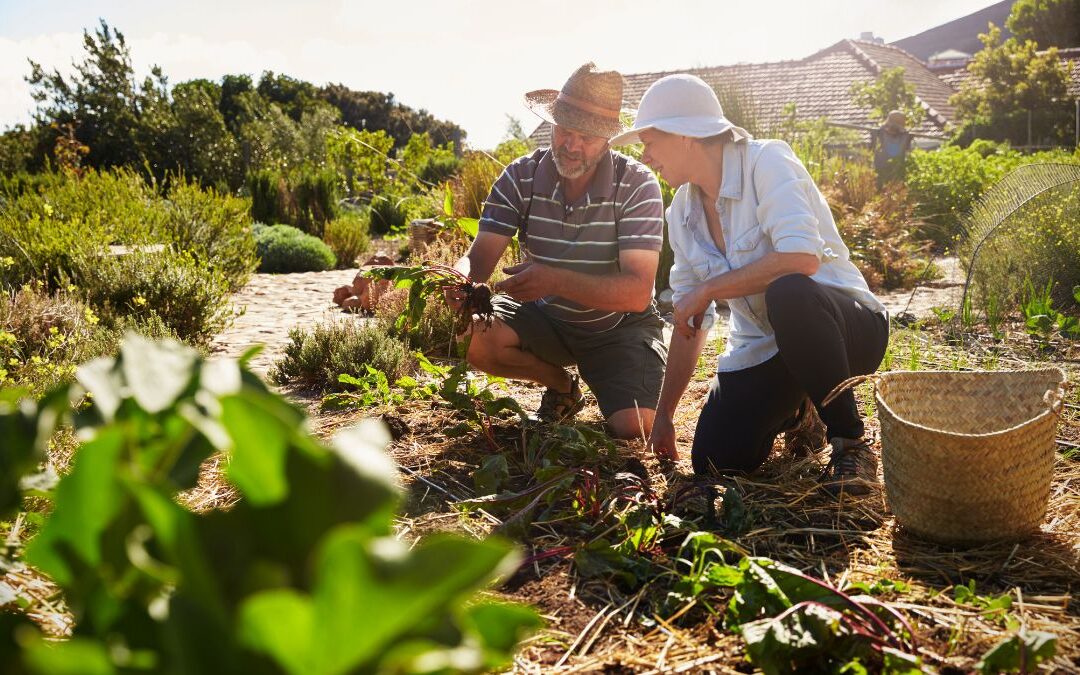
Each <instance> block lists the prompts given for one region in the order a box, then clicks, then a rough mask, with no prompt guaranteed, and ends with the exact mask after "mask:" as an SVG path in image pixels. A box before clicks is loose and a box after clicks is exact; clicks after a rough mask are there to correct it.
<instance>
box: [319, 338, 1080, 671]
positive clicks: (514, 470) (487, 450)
mask: <svg viewBox="0 0 1080 675" xmlns="http://www.w3.org/2000/svg"><path fill="white" fill-rule="evenodd" d="M1016 328H1017V330H1016V331H1015V332H1013V333H1010V334H1009V337H1008V338H1007V339H1006V340H1005V341H994V340H989V339H987V340H977V339H976V340H969V341H968V342H967V343H966V344H964V345H962V346H949V345H948V344H947V342H948V340H947V339H946V338H947V336H946V334H945V331H944V330H943V329H942V328H940V327H923V326H919V327H917V328H916V329H914V330H909V329H901V330H897V331H894V335H893V338H892V341H891V344H890V350H889V357H888V360H889V364H888V368H897V369H900V368H903V369H907V368H916V369H930V368H938V369H963V368H975V367H978V368H991V367H997V368H1019V367H1024V366H1026V365H1029V364H1034V363H1036V358H1045V356H1046V354H1045V352H1042V356H1041V357H1040V356H1039V354H1040V352H1041V350H1043V349H1045V347H1036V348H1034V349H1032V348H1031V347H1030V346H1029V345H1028V340H1027V336H1026V335H1024V334H1023V331H1022V330H1021V329H1020V328H1019V327H1016ZM714 356H715V353H712V354H709V355H707V356H706V357H705V358H704V359H703V364H702V367H700V368H699V371H698V375H697V376H696V378H695V380H694V382H693V383H692V385H691V389H690V391H689V393H688V395H687V397H686V398H685V399H684V400H685V401H687V402H691V403H689V404H688V405H684V407H683V409H682V410H681V414H680V416H679V418H678V419H677V420H676V422H677V426H678V431H679V441H680V444H681V446H682V448H683V449H684V453H685V452H686V449H687V448H688V447H689V443H690V441H691V439H692V435H693V428H694V423H695V421H696V417H697V414H698V409H699V408H698V406H699V404H700V401H701V400H702V398H703V396H704V393H705V391H706V389H707V383H708V377H709V373H710V372H711V364H712V363H713V359H714ZM1055 360H1063V361H1064V362H1065V365H1066V368H1067V369H1068V371H1069V377H1070V379H1071V380H1073V381H1075V378H1076V377H1077V376H1078V375H1080V369H1078V368H1077V367H1076V353H1075V348H1072V351H1071V352H1070V351H1067V349H1066V351H1061V352H1057V353H1056V357H1055ZM480 381H481V382H482V381H483V380H480ZM477 387H480V385H475V386H474V390H473V391H474V394H475V393H477V391H483V392H485V393H486V392H487V391H488V390H487V389H483V388H481V389H477ZM490 389H491V394H490V396H488V399H489V400H494V399H496V398H499V397H502V396H507V395H509V396H510V397H512V398H513V399H514V400H515V401H517V402H518V403H520V405H521V406H522V407H523V408H524V409H526V410H528V409H530V408H531V407H533V406H535V405H537V404H538V402H539V397H540V394H541V390H540V389H539V388H537V387H531V386H523V385H518V384H512V383H499V384H496V385H493V386H491V387H490ZM867 389H868V387H861V388H860V399H861V401H862V404H863V406H864V408H868V407H869V409H868V410H867V412H868V413H869V419H868V428H869V430H870V431H871V433H873V434H875V435H876V433H877V419H876V415H875V414H874V411H873V409H872V405H871V404H870V397H869V392H868V391H866V390H867ZM479 398H481V399H483V398H484V396H483V394H481V395H479ZM694 401H697V402H699V403H698V404H695V403H692V402H694ZM312 410H313V412H315V414H316V424H317V429H318V432H319V433H321V434H330V433H332V432H333V431H334V430H336V429H338V428H341V427H344V426H347V425H350V424H352V423H354V422H355V421H356V419H357V418H358V417H363V416H370V415H377V416H380V417H382V418H384V419H385V420H386V421H387V422H388V423H389V424H390V427H391V429H394V430H395V435H396V436H397V438H396V440H395V441H394V443H393V444H392V446H391V450H390V452H391V455H392V456H393V458H394V460H395V461H396V462H397V463H398V464H399V466H400V468H401V472H402V480H403V482H404V483H405V484H406V485H407V486H408V489H409V494H410V497H409V500H408V502H407V507H406V511H405V513H404V514H403V515H402V517H401V519H400V520H399V523H398V528H399V534H400V536H402V537H403V538H406V539H408V540H410V541H416V540H422V539H423V537H425V536H427V535H429V534H431V533H434V532H442V531H456V532H464V533H468V534H469V535H471V536H475V537H486V536H489V535H492V534H495V535H501V536H506V537H510V538H512V539H514V540H516V541H518V542H519V544H520V545H521V546H522V547H523V550H524V554H525V556H526V559H525V563H524V564H523V565H522V566H521V567H520V568H519V569H518V571H517V572H516V573H515V574H514V575H512V576H511V577H510V578H508V579H507V580H506V581H505V583H504V584H503V586H502V587H501V588H500V589H499V590H498V591H497V594H498V595H500V596H503V597H506V598H510V599H513V600H517V601H523V602H528V603H530V604H533V605H535V606H536V607H538V608H539V610H540V611H541V613H542V614H543V616H544V617H545V619H546V621H547V628H546V629H545V630H544V631H541V632H540V633H539V634H537V635H536V636H535V637H534V638H532V639H531V640H529V641H527V642H526V643H525V644H524V646H523V647H522V650H521V652H520V654H519V655H518V657H517V659H516V661H515V664H516V669H517V670H519V671H520V672H579V671H592V670H605V671H606V670H614V671H616V672H639V671H640V672H708V671H715V672H732V671H740V672H747V671H749V670H750V669H751V666H750V664H748V663H747V662H746V660H745V659H746V655H747V653H748V652H756V657H755V665H756V666H757V667H759V668H764V669H766V671H767V672H786V671H785V670H784V669H783V668H782V667H781V668H780V669H779V670H771V671H770V670H769V664H770V661H769V660H768V659H769V658H770V657H769V656H768V654H769V653H770V652H771V651H775V650H779V652H777V654H778V655H777V656H776V658H777V659H778V661H777V663H781V664H783V663H786V662H787V661H786V659H792V662H795V663H802V664H804V666H803V667H823V666H826V665H827V666H828V667H839V666H840V665H842V663H846V662H849V661H851V660H852V659H859V660H860V663H861V664H862V665H863V666H864V667H866V668H867V669H868V670H869V671H870V672H873V671H875V670H876V669H877V668H881V667H884V664H885V663H891V664H892V666H890V667H892V668H894V672H905V671H904V670H903V669H902V667H901V666H903V665H904V664H906V663H908V662H907V661H905V660H904V659H902V658H901V657H899V656H897V655H895V654H893V652H892V650H896V651H897V652H905V653H907V654H909V655H912V656H916V657H918V658H919V659H920V663H921V667H922V668H927V669H931V670H937V671H940V672H967V671H970V670H971V669H972V668H974V667H975V664H976V662H978V661H979V660H980V658H982V657H983V655H984V654H986V653H987V652H988V651H989V650H990V649H991V648H992V647H994V646H995V644H997V643H998V642H1000V641H1002V640H1004V639H1005V638H1007V637H1008V636H1015V635H1016V634H1017V632H1018V630H1019V629H1020V628H1021V627H1022V628H1023V630H1024V631H1025V635H1028V636H1032V635H1037V634H1038V633H1039V632H1045V633H1048V634H1052V635H1054V636H1056V656H1055V657H1053V660H1052V661H1050V662H1049V664H1052V665H1047V666H1046V667H1049V668H1050V669H1051V670H1058V671H1061V672H1067V671H1069V670H1072V669H1076V668H1077V667H1080V665H1078V661H1077V658H1078V656H1080V614H1078V611H1077V608H1076V606H1075V603H1073V601H1072V594H1073V592H1074V590H1075V586H1076V580H1077V579H1080V534H1078V533H1080V487H1078V485H1080V483H1078V480H1080V459H1078V457H1080V453H1078V450H1077V445H1078V442H1080V426H1078V424H1080V405H1078V397H1077V395H1076V393H1075V391H1074V392H1073V393H1072V394H1070V397H1069V402H1068V404H1067V408H1066V414H1065V415H1064V419H1063V422H1062V423H1061V426H1060V429H1059V438H1058V440H1059V450H1060V452H1059V455H1058V459H1057V463H1056V466H1055V477H1054V483H1053V489H1052V495H1051V500H1050V505H1049V509H1048V513H1047V516H1046V519H1045V521H1044V523H1045V524H1044V526H1043V528H1042V530H1041V531H1040V533H1038V534H1037V535H1035V536H1033V537H1031V538H1030V539H1027V540H1025V541H1022V542H1019V543H1008V544H1001V545H986V546H982V547H979V548H975V549H970V550H963V551H961V550H951V549H949V548H947V547H941V546H937V545H934V544H930V543H927V542H923V541H920V540H918V539H916V538H913V537H911V536H908V535H906V534H905V533H904V532H903V531H902V530H899V531H898V530H897V528H896V526H895V521H894V519H893V516H892V515H891V514H890V513H889V510H888V508H887V505H886V503H885V500H884V495H883V494H882V493H881V492H878V493H876V494H874V495H872V496H869V497H866V498H860V499H850V498H849V499H847V500H845V501H843V502H837V501H835V500H833V499H831V498H829V497H827V496H826V495H824V494H823V493H821V492H820V491H819V490H818V489H817V486H816V482H815V480H814V479H815V477H816V476H817V474H818V472H819V471H820V469H821V465H822V463H823V461H824V458H822V457H816V458H815V457H810V458H807V459H802V460H797V459H795V458H792V457H790V456H787V455H785V454H784V452H783V450H782V447H780V446H781V444H780V443H778V447H777V448H776V450H775V452H774V455H773V457H772V458H771V459H770V460H769V462H767V463H766V465H765V466H764V467H763V468H762V469H761V470H760V471H759V472H757V473H755V474H753V475H751V476H747V477H732V478H726V479H718V480H715V481H700V480H695V479H694V478H693V477H692V474H691V470H690V467H689V462H688V460H687V459H685V455H684V459H683V460H682V461H681V462H679V463H677V464H661V463H658V462H657V461H656V460H655V459H654V458H653V457H651V456H648V455H647V454H646V453H645V450H644V444H643V443H642V442H640V441H637V442H625V443H620V442H612V441H610V440H607V439H606V438H605V437H604V436H603V434H602V433H601V422H600V416H599V412H598V410H597V409H596V408H595V406H594V405H590V406H589V407H588V408H586V410H585V411H584V413H583V414H582V415H581V417H580V418H579V420H580V421H579V423H578V424H575V425H573V426H559V427H552V428H545V429H538V430H531V429H528V428H525V429H523V428H522V426H521V424H520V423H519V422H518V421H517V420H516V419H513V416H512V415H511V416H510V418H509V419H507V418H503V417H499V416H498V415H493V416H491V418H490V419H488V420H486V424H487V426H486V427H485V426H484V424H485V421H484V420H482V419H481V418H480V416H478V415H477V414H476V410H475V409H473V410H462V409H455V408H454V407H453V405H452V404H451V403H450V402H449V401H446V400H444V399H440V397H439V396H438V395H437V394H435V395H433V396H432V397H431V398H430V399H427V398H425V399H415V400H403V401H397V402H395V403H393V404H390V405H380V404H375V405H371V406H368V407H366V408H364V409H362V410H358V411H344V412H341V411H339V412H332V413H328V412H322V413H320V412H318V402H317V401H315V400H312ZM751 562H753V563H754V564H751ZM773 563H778V564H780V565H782V566H790V567H791V568H793V569H794V570H797V571H799V572H801V573H802V574H805V575H808V576H811V577H814V578H815V579H817V580H820V581H822V582H825V583H826V584H828V585H829V586H831V587H832V588H834V589H842V590H843V591H844V594H845V595H846V596H855V597H856V598H857V603H858V606H859V608H860V609H850V608H848V609H849V611H846V612H843V611H842V612H840V614H847V615H850V616H848V617H847V618H843V619H842V620H839V623H838V624H836V625H841V624H843V625H847V624H846V623H845V622H846V621H849V620H850V621H851V622H853V624H852V626H849V628H848V629H847V632H845V630H844V629H837V631H836V632H835V633H833V634H829V633H828V631H824V633H821V632H815V631H816V630H818V629H817V628H816V627H815V625H814V624H813V621H812V620H810V619H804V620H802V621H801V622H800V623H798V624H796V627H798V626H801V627H802V631H803V632H802V633H798V631H796V632H795V633H792V634H793V635H794V634H798V635H803V636H806V635H812V636H814V637H813V639H811V643H812V644H811V645H810V646H804V647H802V648H799V649H795V648H793V647H791V646H790V645H787V646H785V645H784V644H782V642H783V641H782V640H781V641H780V642H781V643H773V642H770V641H769V640H770V639H772V638H770V637H768V636H762V633H761V631H762V630H764V628H765V627H764V626H763V625H762V624H760V623H758V624H753V623H747V622H748V621H749V620H750V619H758V618H759V617H770V616H771V617H777V616H782V615H783V613H784V612H785V610H786V611H788V612H791V611H792V610H791V609H790V607H791V606H793V605H798V604H799V602H800V601H806V600H812V601H814V602H819V601H820V602H823V603H824V604H825V605H827V606H829V607H832V608H834V609H835V608H836V607H837V606H840V605H842V604H843V602H844V601H843V600H838V599H837V597H838V596H837V595H830V593H831V591H830V592H826V591H823V590H822V589H821V588H820V587H817V586H815V587H813V588H811V589H810V590H807V587H806V586H801V585H800V584H799V583H795V582H794V581H793V579H794V577H793V576H792V575H793V572H792V571H791V570H787V569H785V568H781V570H780V571H777V570H775V569H772V568H770V567H769V565H771V564H773ZM761 570H765V575H766V576H768V577H769V578H773V579H778V580H779V581H778V582H777V583H778V585H779V586H780V587H781V588H782V589H784V591H785V592H786V593H787V594H788V596H787V599H786V600H784V599H778V598H777V597H772V598H771V599H770V598H769V597H768V594H769V593H771V592H772V591H768V592H766V589H767V587H768V586H769V583H768V582H764V585H761V586H757V585H755V583H756V582H753V579H758V580H760V578H759V577H754V576H753V575H755V574H759V573H761ZM785 575H787V576H786V577H785ZM785 579H786V580H785ZM800 594H803V595H800ZM880 605H885V606H887V607H889V608H891V609H893V610H895V611H896V612H898V613H899V614H900V615H901V616H902V617H903V620H904V621H906V622H907V623H908V624H910V626H911V627H912V634H908V633H907V632H906V629H905V628H904V623H903V622H901V621H900V620H886V621H884V623H885V624H886V626H887V627H888V630H885V629H882V628H880V627H878V632H877V633H873V635H872V637H866V636H865V635H863V633H862V632H860V631H861V630H862V628H861V627H860V626H862V624H859V619H858V615H859V613H860V612H862V611H864V610H865V609H866V608H871V611H875V610H876V611H879V612H880V611H881V610H880V609H877V608H879V607H880ZM796 613H797V612H796ZM790 617H791V614H788V618H789V619H790ZM822 625H824V623H823V624H822ZM740 626H741V628H740ZM787 628H788V630H795V628H792V626H791V625H788V626H787ZM822 630H823V629H822ZM871 632H872V631H871ZM853 635H859V636H862V637H852V636H853ZM1029 639H1030V640H1031V644H1029V645H1028V646H1027V647H1026V649H1027V652H1026V653H1027V654H1028V657H1029V658H1031V655H1032V654H1034V653H1035V652H1036V651H1037V650H1038V649H1039V648H1040V647H1039V645H1038V644H1036V643H1037V639H1036V638H1030V637H1029ZM875 644H876V645H878V646H879V647H882V648H884V651H880V650H879V651H875V649H873V648H871V645H875ZM1009 646H1016V645H1007V647H1009ZM1042 648H1043V649H1045V645H1043V646H1042ZM1021 651H1023V649H1021ZM1003 653H1004V650H1003V651H1001V652H999V655H1000V654H1003ZM828 654H831V655H832V656H831V657H830V656H827V655H828ZM875 654H876V656H875ZM882 654H884V655H885V656H882ZM830 658H831V659H842V660H843V661H842V662H841V661H837V660H833V661H830V660H829V659H830ZM875 659H876V660H875ZM886 659H887V660H886ZM812 664H816V666H814V665H812Z"/></svg>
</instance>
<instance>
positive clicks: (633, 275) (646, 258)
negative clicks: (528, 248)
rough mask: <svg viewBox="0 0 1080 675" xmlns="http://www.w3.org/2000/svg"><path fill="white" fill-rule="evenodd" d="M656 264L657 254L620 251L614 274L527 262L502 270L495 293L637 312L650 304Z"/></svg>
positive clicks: (524, 299)
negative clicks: (558, 298)
mask: <svg viewBox="0 0 1080 675" xmlns="http://www.w3.org/2000/svg"><path fill="white" fill-rule="evenodd" d="M659 264H660V253H659V252H657V251H649V250H645V249H626V250H623V251H620V252H619V272H618V273H617V274H586V273H584V272H574V271H571V270H564V269H560V268H556V267H552V266H550V265H545V264H543V263H538V262H535V261H528V262H525V263H522V264H520V265H514V266H512V267H508V268H506V272H507V273H508V274H510V276H509V277H508V278H507V279H505V280H503V281H501V282H499V283H498V284H497V285H496V287H495V290H497V291H503V292H504V293H508V294H510V296H511V297H513V298H514V299H515V300H519V301H521V302H528V301H530V300H536V299H538V298H542V297H545V296H548V295H558V296H561V297H564V298H567V299H568V300H573V301H574V302H578V303H581V304H582V305H585V306H586V307H592V308H594V309H601V310H606V311H610V312H641V311H644V310H645V309H646V308H647V307H648V306H649V304H650V303H651V302H652V290H653V282H654V280H655V279H656V268H657V267H658V266H659ZM459 269H460V268H459Z"/></svg>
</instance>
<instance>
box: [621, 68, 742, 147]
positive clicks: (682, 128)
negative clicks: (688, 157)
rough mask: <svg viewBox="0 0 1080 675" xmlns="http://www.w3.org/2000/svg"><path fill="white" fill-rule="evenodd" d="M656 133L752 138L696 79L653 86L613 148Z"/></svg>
mask: <svg viewBox="0 0 1080 675" xmlns="http://www.w3.org/2000/svg"><path fill="white" fill-rule="evenodd" d="M646 129H657V130H659V131H666V132H667V133H669V134H677V135H679V136H689V137H690V138H708V137H710V136H719V135H720V134H722V133H724V132H728V131H730V132H731V133H732V136H733V138H734V140H739V139H740V138H750V137H751V136H750V133H749V132H747V131H746V129H743V128H741V127H737V126H735V125H734V124H732V122H731V120H729V119H728V118H726V117H724V110H723V108H721V107H720V99H718V98H716V92H715V91H713V88H712V87H710V86H709V85H708V83H707V82H705V80H702V79H701V78H700V77H695V76H694V75H685V74H679V75H668V76H667V77H662V78H660V79H659V80H657V81H656V82H653V83H652V86H650V87H649V88H648V89H647V90H646V91H645V95H644V96H642V97H641V105H639V106H638V112H637V118H636V119H635V120H634V125H633V126H632V127H631V128H630V129H629V130H627V131H625V132H623V133H621V134H619V135H618V136H615V137H614V138H612V139H611V145H612V146H617V145H628V144H630V143H637V142H639V141H640V140H641V139H640V138H638V134H639V133H641V132H642V131H645V130H646Z"/></svg>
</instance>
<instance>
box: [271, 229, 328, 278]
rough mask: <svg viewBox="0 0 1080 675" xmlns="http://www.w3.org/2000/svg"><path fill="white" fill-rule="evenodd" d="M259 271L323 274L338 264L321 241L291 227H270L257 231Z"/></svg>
mask: <svg viewBox="0 0 1080 675" xmlns="http://www.w3.org/2000/svg"><path fill="white" fill-rule="evenodd" d="M255 244H256V248H257V251H258V255H259V259H260V263H259V271H260V272H321V271H323V270H329V269H333V268H334V265H336V264H337V259H336V258H335V257H334V252H333V251H332V250H330V247H329V246H327V245H326V244H324V243H323V242H322V240H321V239H318V238H317V237H313V236H311V235H310V234H304V233H303V232H301V231H300V230H298V229H296V228H295V227H292V226H290V225H271V226H269V227H262V228H258V229H257V230H256V231H255Z"/></svg>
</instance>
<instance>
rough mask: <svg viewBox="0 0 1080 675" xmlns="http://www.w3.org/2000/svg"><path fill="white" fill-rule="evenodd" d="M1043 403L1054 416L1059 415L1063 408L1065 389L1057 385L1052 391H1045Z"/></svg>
mask: <svg viewBox="0 0 1080 675" xmlns="http://www.w3.org/2000/svg"><path fill="white" fill-rule="evenodd" d="M1043 403H1045V404H1046V405H1048V406H1050V410H1051V411H1052V412H1053V413H1054V414H1055V415H1060V414H1061V409H1062V408H1064V407H1065V387H1064V386H1062V385H1060V384H1059V385H1058V386H1056V387H1054V388H1053V389H1047V390H1046V393H1045V394H1043Z"/></svg>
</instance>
